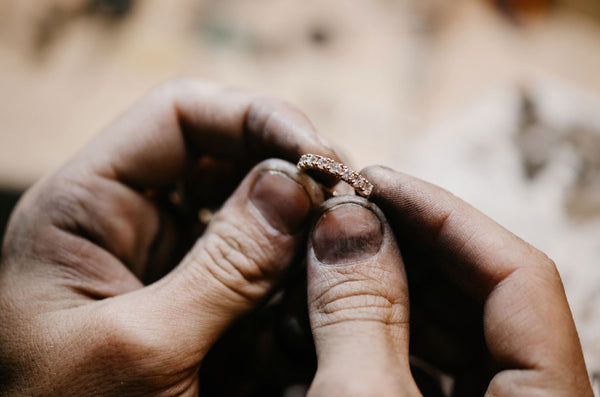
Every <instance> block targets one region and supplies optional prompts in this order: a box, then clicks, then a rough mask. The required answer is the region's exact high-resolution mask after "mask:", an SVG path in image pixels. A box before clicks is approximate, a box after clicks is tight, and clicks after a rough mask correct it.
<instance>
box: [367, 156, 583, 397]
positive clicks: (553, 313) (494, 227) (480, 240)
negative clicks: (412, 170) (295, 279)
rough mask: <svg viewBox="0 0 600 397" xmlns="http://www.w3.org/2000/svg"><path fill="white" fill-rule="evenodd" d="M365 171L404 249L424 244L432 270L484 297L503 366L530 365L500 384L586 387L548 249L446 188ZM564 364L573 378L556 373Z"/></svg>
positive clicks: (490, 342) (487, 324)
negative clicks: (540, 248) (526, 239)
mask: <svg viewBox="0 0 600 397" xmlns="http://www.w3.org/2000/svg"><path fill="white" fill-rule="evenodd" d="M361 173H363V174H364V175H365V177H366V178H368V179H369V181H371V182H372V183H373V184H374V186H375V188H374V190H373V193H372V195H371V200H373V201H374V202H375V203H376V204H378V205H379V207H380V208H381V209H382V210H383V211H384V213H385V214H386V216H387V217H388V219H389V220H390V224H391V226H392V228H393V229H394V231H395V233H396V235H397V238H398V240H399V245H400V249H401V250H402V249H403V247H416V246H418V247H420V249H421V250H422V251H424V252H427V254H428V257H429V258H430V259H431V258H433V259H434V260H435V262H436V264H437V267H434V268H433V269H432V270H431V271H439V272H441V273H443V274H444V275H446V276H447V278H448V279H450V280H452V281H453V282H454V283H455V284H457V285H458V286H459V287H461V288H462V289H463V290H464V291H467V292H468V293H470V295H471V296H473V297H474V298H475V299H477V300H478V301H479V302H481V303H482V304H483V308H484V309H483V323H484V324H483V325H484V333H485V339H486V344H487V347H488V349H489V351H490V353H491V354H492V356H493V357H494V359H495V360H496V362H497V363H499V364H500V366H501V367H504V368H511V369H520V370H526V371H516V372H514V371H513V372H511V371H508V372H504V373H501V374H502V375H501V377H500V378H499V377H498V376H497V377H496V385H497V384H499V383H500V384H504V383H502V381H507V379H508V382H507V383H509V384H512V386H515V384H514V383H515V382H516V383H520V384H521V385H524V384H528V385H530V386H531V387H535V386H536V384H537V386H539V384H540V381H541V380H543V381H544V382H546V383H545V384H544V386H543V387H544V388H546V387H547V388H548V389H550V390H555V391H556V390H558V389H561V390H565V388H566V390H570V391H574V390H578V392H587V391H588V390H589V380H588V379H587V372H586V368H585V363H584V360H583V354H582V351H581V346H580V344H579V339H578V336H577V331H576V329H575V325H574V322H573V318H572V315H571V312H570V309H569V306H568V303H567V299H566V296H565V293H564V289H563V285H562V282H561V280H560V276H559V274H558V271H557V269H556V267H555V265H554V263H553V262H552V261H551V260H550V259H549V258H548V257H547V256H546V255H545V254H543V253H542V252H540V251H538V250H537V249H535V248H533V247H532V246H530V245H529V244H527V243H526V242H524V241H523V240H521V239H520V238H518V237H517V236H515V235H514V234H512V233H511V232H509V231H508V230H506V229H504V228H502V227H501V226H500V225H498V224H497V223H495V222H494V221H493V220H491V219H490V218H488V217H487V216H485V215H483V214H482V213H480V212H479V211H477V210H476V209H475V208H473V207H471V206H470V205H468V204H467V203H465V202H464V201H462V200H460V199H459V198H457V197H456V196H454V195H452V194H451V193H450V192H448V191H446V190H444V189H441V188H439V187H437V186H434V185H432V184H429V183H427V182H424V181H421V180H419V179H417V178H414V177H411V176H408V175H405V174H402V173H399V172H396V171H393V170H391V169H386V168H382V167H370V168H367V169H366V170H363V171H362V172H361ZM420 265H421V264H420V263H413V264H412V266H416V267H419V266H420ZM406 266H407V271H410V266H411V264H409V263H406ZM557 346H560V348H557ZM527 370H529V371H527ZM565 370H566V371H568V372H569V374H570V376H568V375H565V376H564V377H559V378H557V377H556V376H554V374H556V373H559V372H557V371H565ZM540 374H541V375H542V376H541V377H540ZM499 379H502V381H500V380H499ZM492 383H494V382H492ZM491 387H492V386H490V388H491ZM496 391H498V389H496ZM500 394H502V393H500ZM578 395H583V394H578Z"/></svg>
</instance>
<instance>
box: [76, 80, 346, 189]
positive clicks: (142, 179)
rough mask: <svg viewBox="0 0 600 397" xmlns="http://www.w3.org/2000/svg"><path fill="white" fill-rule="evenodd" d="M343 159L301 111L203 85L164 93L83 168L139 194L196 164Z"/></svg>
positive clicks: (112, 132)
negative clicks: (306, 156) (206, 159)
mask: <svg viewBox="0 0 600 397" xmlns="http://www.w3.org/2000/svg"><path fill="white" fill-rule="evenodd" d="M303 153H319V154H322V155H325V156H329V157H333V158H336V159H337V156H336V154H335V153H334V152H333V150H332V149H330V148H329V147H327V145H326V144H325V143H324V141H323V139H322V138H321V137H320V136H319V135H318V134H317V133H316V132H315V130H314V128H313V126H312V124H311V123H310V122H309V121H308V119H307V118H306V117H305V116H304V115H303V114H302V113H301V112H299V111H298V110H296V109H295V108H293V107H292V106H290V105H288V104H286V103H283V102H281V101H278V100H275V99H270V98H265V97H260V96H257V95H254V94H250V93H247V92H243V91H237V90H232V89H225V88H223V87H220V86H217V85H212V84H207V83H203V82H198V81H190V80H184V81H179V82H175V83H171V84H168V85H165V86H162V87H160V88H158V89H156V90H155V91H153V92H152V93H151V94H150V95H149V96H147V97H146V98H144V99H142V100H141V102H140V103H138V104H137V105H136V106H134V107H133V108H132V109H131V110H129V111H128V112H127V113H125V114H124V115H123V116H121V117H120V118H119V119H118V120H117V121H116V122H115V123H114V124H112V125H110V126H109V127H108V128H107V129H106V132H105V133H103V134H101V135H100V136H99V137H98V139H96V140H95V141H93V142H92V143H91V144H90V145H88V147H87V149H86V150H84V151H83V153H82V155H81V156H79V158H78V159H77V160H76V161H75V163H76V164H78V165H81V163H84V164H93V166H94V169H95V171H96V172H97V173H99V174H102V175H106V176H109V177H112V178H115V179H118V180H120V181H123V182H125V183H127V184H130V185H132V186H137V187H151V186H157V185H161V184H164V183H167V182H171V181H172V180H173V179H174V178H175V177H176V176H178V175H180V174H181V172H182V170H183V169H184V168H185V166H186V162H188V161H190V159H194V158H198V157H200V156H201V155H209V156H211V157H214V158H217V159H222V160H223V159H239V158H248V157H249V158H254V159H257V160H260V159H265V158H269V157H279V158H282V159H285V160H288V161H291V162H294V163H295V162H296V161H297V160H298V158H299V157H300V155H302V154H303Z"/></svg>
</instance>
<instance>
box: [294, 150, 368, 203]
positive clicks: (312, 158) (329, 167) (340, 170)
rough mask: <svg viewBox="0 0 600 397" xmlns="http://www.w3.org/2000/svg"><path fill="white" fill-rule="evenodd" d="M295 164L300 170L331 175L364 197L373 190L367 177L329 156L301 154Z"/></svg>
mask: <svg viewBox="0 0 600 397" xmlns="http://www.w3.org/2000/svg"><path fill="white" fill-rule="evenodd" d="M297 166H298V168H299V169H301V170H317V171H322V172H325V173H327V174H329V175H333V176H335V177H336V178H337V179H339V180H342V181H344V182H346V183H347V184H349V185H350V186H352V187H353V188H354V190H356V192H357V193H358V194H360V195H361V196H363V197H366V198H369V196H370V195H371V192H372V191H373V185H372V184H371V183H370V182H369V181H368V180H367V178H365V177H364V176H362V175H361V174H359V173H358V172H356V171H354V170H352V169H350V168H348V167H347V166H345V165H344V164H342V163H340V162H338V161H335V160H333V159H330V158H329V157H324V156H319V155H318V154H303V155H302V157H300V160H299V161H298V165H297Z"/></svg>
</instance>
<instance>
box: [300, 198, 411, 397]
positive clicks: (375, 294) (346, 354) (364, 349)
mask: <svg viewBox="0 0 600 397" xmlns="http://www.w3.org/2000/svg"><path fill="white" fill-rule="evenodd" d="M309 241H310V244H309V251H308V258H307V266H308V267H307V271H308V306H309V316H310V322H311V328H312V331H313V336H314V340H315V346H316V349H317V358H318V370H317V374H316V376H315V379H314V381H313V384H312V386H311V391H310V393H309V394H310V395H311V396H325V395H339V396H342V395H344V396H345V395H351V396H354V395H356V396H358V395H409V394H410V393H413V394H417V393H418V391H417V389H416V386H415V384H414V381H413V379H412V377H411V374H410V367H409V362H408V339H409V335H408V333H409V322H408V320H409V302H408V287H407V283H406V277H405V274H404V268H403V264H402V260H401V257H400V253H399V251H398V247H397V246H396V243H395V241H394V237H393V234H392V231H391V229H390V228H389V226H388V225H387V222H386V220H385V218H384V216H383V214H382V213H381V211H380V210H379V209H378V208H377V207H376V206H375V205H373V204H371V203H369V202H368V201H366V200H365V199H362V198H358V197H353V196H341V197H338V198H335V199H331V200H328V201H327V202H326V204H325V205H324V207H323V214H322V215H321V217H320V218H319V220H318V221H317V223H316V225H315V227H314V230H313V231H312V233H311V236H310V239H309ZM367 392H368V393H367Z"/></svg>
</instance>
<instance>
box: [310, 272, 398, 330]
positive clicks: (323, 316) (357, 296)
mask: <svg viewBox="0 0 600 397" xmlns="http://www.w3.org/2000/svg"><path fill="white" fill-rule="evenodd" d="M329 283H331V281H329ZM322 287H323V288H324V290H323V292H321V293H320V294H319V295H317V296H316V297H315V298H314V300H313V301H312V302H311V305H310V306H311V314H312V316H313V318H314V319H315V320H316V321H315V328H319V327H324V326H328V325H332V324H336V323H339V322H343V321H373V322H379V323H382V324H383V325H399V324H405V323H407V322H408V307H407V305H406V302H407V299H406V297H404V296H403V295H402V294H401V293H400V292H399V291H395V290H394V289H391V288H386V287H385V286H383V285H381V283H377V282H375V280H372V279H369V278H360V277H353V278H350V279H343V280H341V281H338V282H334V283H333V284H329V285H327V286H326V285H322Z"/></svg>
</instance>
